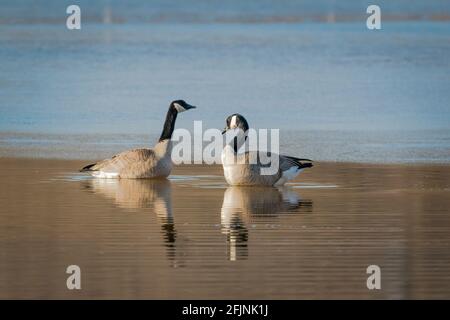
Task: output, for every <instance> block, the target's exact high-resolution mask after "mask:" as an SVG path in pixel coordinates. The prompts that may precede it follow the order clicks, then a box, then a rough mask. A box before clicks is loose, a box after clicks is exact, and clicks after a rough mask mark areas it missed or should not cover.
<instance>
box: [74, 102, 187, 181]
mask: <svg viewBox="0 0 450 320" xmlns="http://www.w3.org/2000/svg"><path fill="white" fill-rule="evenodd" d="M193 108H195V107H194V106H191V105H190V104H188V103H186V102H185V101H183V100H176V101H173V102H172V103H171V104H170V106H169V111H167V116H166V121H165V123H164V128H163V131H162V133H161V137H160V138H159V141H158V143H157V144H156V145H155V147H154V148H153V149H134V150H128V151H124V152H122V153H119V154H118V155H115V156H113V157H112V158H111V159H106V160H102V161H99V162H97V163H93V164H90V165H88V166H86V167H84V168H82V169H81V170H80V171H81V172H88V173H90V174H91V175H93V176H94V177H98V178H130V179H139V178H164V177H167V176H168V175H169V174H170V171H171V170H172V157H171V153H172V141H171V138H172V133H173V130H174V129H175V121H176V119H177V115H178V113H181V112H184V111H186V110H189V109H193Z"/></svg>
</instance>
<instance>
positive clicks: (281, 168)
mask: <svg viewBox="0 0 450 320" xmlns="http://www.w3.org/2000/svg"><path fill="white" fill-rule="evenodd" d="M226 123H227V125H226V127H225V129H224V130H223V132H222V134H224V133H226V132H227V131H228V130H230V129H235V130H237V131H239V133H238V134H237V135H236V136H235V137H234V139H233V140H231V141H230V143H227V144H226V145H225V147H224V148H223V150H222V166H223V171H224V176H225V179H226V181H227V182H228V184H230V185H232V186H237V185H262V186H281V185H283V184H285V183H286V182H287V181H289V180H292V179H294V178H295V177H297V175H298V174H299V173H300V172H302V171H303V169H304V168H310V167H312V166H313V165H312V163H311V162H312V161H311V160H309V159H299V158H295V157H290V156H283V155H277V154H273V153H270V152H264V151H246V152H245V153H239V152H238V150H239V148H240V147H241V146H242V145H243V144H244V143H245V140H246V139H247V131H248V129H249V126H248V123H247V120H245V118H244V117H243V116H242V115H240V114H237V113H235V114H232V115H231V116H229V117H228V118H227V120H226ZM261 159H276V160H278V170H277V171H276V172H275V173H274V174H262V171H261V169H263V168H269V167H271V164H272V163H270V162H269V163H265V162H264V163H263V162H262V161H261Z"/></svg>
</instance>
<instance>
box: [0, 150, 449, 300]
mask: <svg viewBox="0 0 450 320" xmlns="http://www.w3.org/2000/svg"><path fill="white" fill-rule="evenodd" d="M87 162H88V161H78V160H77V161H72V160H44V159H41V160H33V159H17V158H0V176H1V180H2V184H1V193H0V229H1V230H0V239H1V240H0V298H74V299H77V298H138V299H145V298H148V299H151V298H162V299H166V298H175V299H182V298H194V299H197V298H213V299H229V298H235V299H240V298H253V299H282V298H285V299H304V298H311V299H315V298H358V299H380V298H387V299H392V298H400V299H403V298H425V299H428V298H447V299H448V298H450V232H449V230H450V166H445V165H442V166H441V165H369V164H352V163H316V166H315V167H314V168H313V169H312V170H309V171H307V172H304V173H302V174H301V175H300V176H299V178H298V180H297V181H295V182H294V183H292V184H290V185H288V186H287V187H286V188H283V189H275V188H236V187H234V188H231V187H228V186H227V185H226V183H225V181H224V179H223V177H222V170H221V168H220V167H218V166H180V167H176V169H175V170H174V171H173V174H172V176H171V177H170V179H169V180H153V181H152V180H120V181H115V180H97V179H92V178H90V177H88V176H86V175H83V174H80V173H79V172H77V169H79V168H80V167H82V166H83V165H84V164H86V163H87ZM73 264H76V265H79V266H80V267H81V272H82V284H81V285H82V289H81V290H78V291H77V290H73V291H70V290H68V289H67V287H66V279H67V277H68V275H67V274H66V273H65V271H66V268H67V266H68V265H73ZM372 264H375V265H379V266H380V267H381V274H382V280H381V285H382V288H381V290H368V289H367V287H366V279H367V276H368V275H367V274H366V268H367V266H369V265H372Z"/></svg>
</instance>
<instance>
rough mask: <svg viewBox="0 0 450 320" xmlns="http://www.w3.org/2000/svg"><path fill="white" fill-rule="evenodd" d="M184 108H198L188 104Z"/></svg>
mask: <svg viewBox="0 0 450 320" xmlns="http://www.w3.org/2000/svg"><path fill="white" fill-rule="evenodd" d="M184 108H185V109H186V110H189V109H195V108H197V107H196V106H192V105H190V104H187V103H186V106H185V107H184Z"/></svg>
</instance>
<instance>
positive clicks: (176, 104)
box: [173, 103, 186, 112]
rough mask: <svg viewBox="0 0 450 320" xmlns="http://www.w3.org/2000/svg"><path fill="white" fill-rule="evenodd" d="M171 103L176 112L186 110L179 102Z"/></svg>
mask: <svg viewBox="0 0 450 320" xmlns="http://www.w3.org/2000/svg"><path fill="white" fill-rule="evenodd" d="M173 105H174V106H175V109H177V111H178V112H183V111H186V109H185V108H183V107H182V106H181V105H180V104H178V103H174V104H173Z"/></svg>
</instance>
